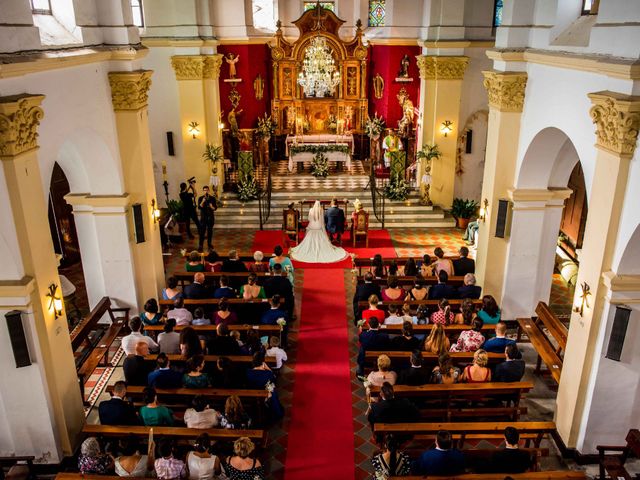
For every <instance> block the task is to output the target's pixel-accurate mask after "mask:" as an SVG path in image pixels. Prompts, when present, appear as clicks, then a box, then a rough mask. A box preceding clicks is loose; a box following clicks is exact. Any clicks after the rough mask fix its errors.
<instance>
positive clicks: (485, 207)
mask: <svg viewBox="0 0 640 480" xmlns="http://www.w3.org/2000/svg"><path fill="white" fill-rule="evenodd" d="M488 211H489V200H487V199H486V198H485V199H484V200H483V201H482V206H481V207H480V214H479V215H478V220H482V221H483V222H486V221H487V212H488Z"/></svg>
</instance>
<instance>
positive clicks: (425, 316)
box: [416, 305, 431, 325]
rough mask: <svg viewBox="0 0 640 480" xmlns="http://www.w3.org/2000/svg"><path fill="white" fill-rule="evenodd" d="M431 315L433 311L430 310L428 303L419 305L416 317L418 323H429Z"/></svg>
mask: <svg viewBox="0 0 640 480" xmlns="http://www.w3.org/2000/svg"><path fill="white" fill-rule="evenodd" d="M430 315H431V312H430V311H429V306H428V305H418V309H417V310H416V319H417V320H418V325H426V324H428V323H429V316H430Z"/></svg>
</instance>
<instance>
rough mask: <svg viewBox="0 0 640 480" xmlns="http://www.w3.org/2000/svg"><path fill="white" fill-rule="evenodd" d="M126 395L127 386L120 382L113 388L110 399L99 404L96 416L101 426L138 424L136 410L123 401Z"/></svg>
mask: <svg viewBox="0 0 640 480" xmlns="http://www.w3.org/2000/svg"><path fill="white" fill-rule="evenodd" d="M126 394H127V385H126V384H125V383H124V382H123V381H122V380H120V381H118V382H116V383H115V385H114V386H113V393H112V394H111V399H110V400H105V401H104V402H100V405H99V406H98V415H99V417H100V423H101V424H102V425H137V424H139V423H140V422H139V421H138V416H137V415H136V409H135V408H134V406H133V405H132V404H131V403H129V402H126V401H125V399H124V397H125V395H126Z"/></svg>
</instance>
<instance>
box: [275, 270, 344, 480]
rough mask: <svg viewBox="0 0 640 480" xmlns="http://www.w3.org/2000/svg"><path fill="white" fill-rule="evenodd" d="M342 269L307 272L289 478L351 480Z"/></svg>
mask: <svg viewBox="0 0 640 480" xmlns="http://www.w3.org/2000/svg"><path fill="white" fill-rule="evenodd" d="M344 289H345V285H344V271H343V270H341V269H321V270H320V269H306V270H305V274H304V282H303V291H302V308H301V310H302V311H301V319H300V326H299V327H300V328H299V335H298V356H297V360H296V372H295V380H294V387H293V398H292V404H293V407H292V412H291V426H290V428H289V440H288V447H287V448H288V449H287V459H286V462H285V480H314V479H319V480H320V479H322V480H326V479H328V478H335V479H345V480H347V479H352V478H354V474H355V465H354V458H353V414H352V409H351V380H350V374H349V339H348V331H347V313H346V304H345V296H344Z"/></svg>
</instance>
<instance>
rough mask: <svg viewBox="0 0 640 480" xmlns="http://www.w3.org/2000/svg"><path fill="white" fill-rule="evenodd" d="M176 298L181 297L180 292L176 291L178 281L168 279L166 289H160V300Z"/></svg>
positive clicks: (171, 278)
mask: <svg viewBox="0 0 640 480" xmlns="http://www.w3.org/2000/svg"><path fill="white" fill-rule="evenodd" d="M178 297H182V292H181V291H180V290H178V279H177V278H176V277H169V278H168V279H167V288H163V289H162V299H163V300H175V299H176V298H178Z"/></svg>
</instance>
